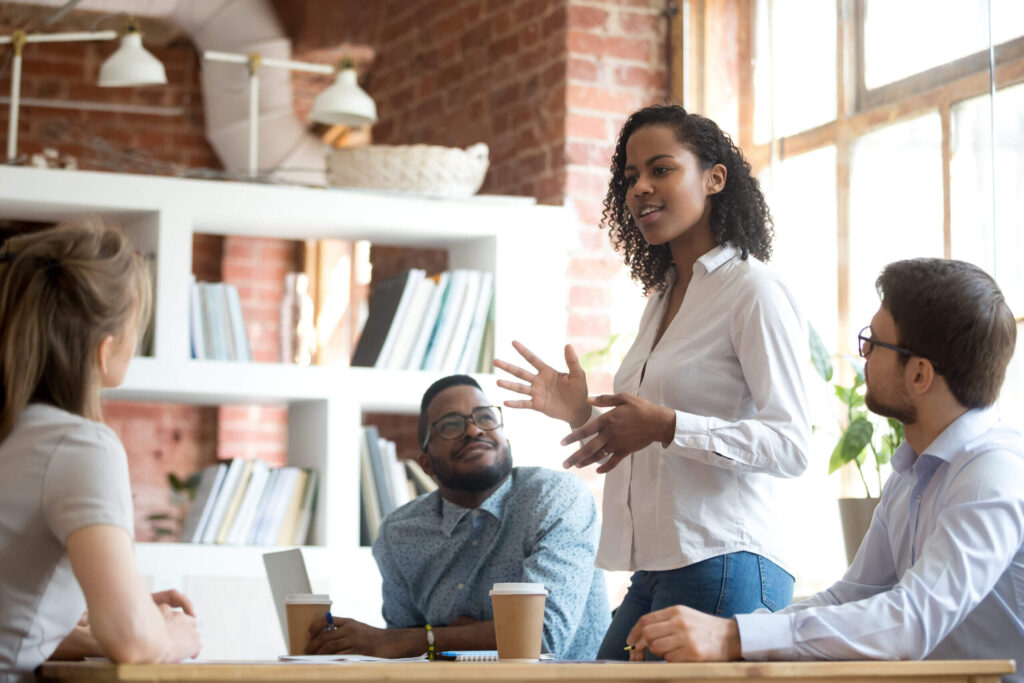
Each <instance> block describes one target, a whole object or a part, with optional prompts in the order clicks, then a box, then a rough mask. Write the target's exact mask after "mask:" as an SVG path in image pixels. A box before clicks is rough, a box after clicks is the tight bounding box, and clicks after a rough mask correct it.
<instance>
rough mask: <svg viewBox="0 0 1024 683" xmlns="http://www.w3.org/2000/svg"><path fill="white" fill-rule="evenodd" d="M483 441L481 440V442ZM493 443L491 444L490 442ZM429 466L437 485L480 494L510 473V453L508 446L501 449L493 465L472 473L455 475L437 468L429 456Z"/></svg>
mask: <svg viewBox="0 0 1024 683" xmlns="http://www.w3.org/2000/svg"><path fill="white" fill-rule="evenodd" d="M482 440H483V439H481V441H482ZM492 443H493V442H492ZM430 459H431V464H432V465H433V466H434V478H435V479H437V483H438V484H440V485H441V486H444V487H445V488H448V489H452V490H454V491H466V492H469V493H480V492H481V491H486V490H487V489H489V488H492V487H494V486H495V485H497V484H498V482H500V481H501V480H502V479H504V478H505V477H507V476H508V473H509V472H511V471H512V451H511V449H510V448H509V447H508V446H505V448H503V449H502V457H501V458H500V459H498V460H497V461H496V462H494V464H491V465H485V466H483V467H478V468H477V469H475V470H473V471H472V472H466V473H464V474H455V473H453V472H451V471H449V470H447V468H444V467H438V463H437V462H436V461H435V460H434V458H433V456H431V458H430Z"/></svg>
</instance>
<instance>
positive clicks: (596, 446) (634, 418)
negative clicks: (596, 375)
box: [562, 393, 676, 474]
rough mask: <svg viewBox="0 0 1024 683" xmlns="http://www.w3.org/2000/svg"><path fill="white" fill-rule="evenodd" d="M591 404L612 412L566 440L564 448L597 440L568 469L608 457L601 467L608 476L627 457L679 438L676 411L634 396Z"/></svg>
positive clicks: (595, 400) (609, 397) (599, 470)
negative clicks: (654, 444) (651, 446)
mask: <svg viewBox="0 0 1024 683" xmlns="http://www.w3.org/2000/svg"><path fill="white" fill-rule="evenodd" d="M589 403H590V405H593V406H597V407H598V408H608V407H610V408H611V410H609V411H608V412H606V413H604V414H603V415H601V416H600V417H596V418H594V419H593V420H591V421H590V422H587V423H586V424H585V425H583V426H582V427H580V428H579V429H576V430H574V431H573V432H572V433H571V434H569V435H568V436H567V437H565V438H564V439H562V445H563V446H568V445H569V444H571V443H575V442H577V441H581V440H583V439H585V438H587V437H588V436H593V437H594V438H593V439H591V440H590V441H588V442H587V443H585V444H584V445H583V446H582V447H581V448H580V449H579V450H578V451H576V452H575V453H573V454H572V455H570V456H569V457H568V458H567V459H566V461H565V462H564V463H562V465H563V466H564V467H565V468H566V469H568V468H570V467H573V466H575V467H586V466H587V465H592V464H594V463H596V462H600V461H601V460H605V459H606V458H607V460H605V462H604V463H603V464H602V465H601V466H600V467H598V468H597V473H598V474H604V473H605V472H610V471H612V470H613V469H615V467H616V466H617V465H618V464H619V463H620V462H622V459H623V458H625V457H626V456H627V455H629V454H631V453H634V452H636V451H639V450H640V449H642V448H645V447H646V446H648V445H650V444H652V443H654V442H655V441H659V442H661V443H667V442H669V441H671V440H672V438H673V436H674V435H675V427H676V414H675V411H673V410H672V409H671V408H666V407H664V406H659V405H658V404H656V403H651V402H650V401H648V400H647V399H643V398H640V397H638V396H634V395H633V394H624V393H623V394H605V395H602V396H595V397H593V398H591V399H589Z"/></svg>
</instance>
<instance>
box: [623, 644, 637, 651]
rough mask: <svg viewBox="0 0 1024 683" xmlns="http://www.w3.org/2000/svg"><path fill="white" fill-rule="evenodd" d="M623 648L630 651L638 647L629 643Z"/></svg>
mask: <svg viewBox="0 0 1024 683" xmlns="http://www.w3.org/2000/svg"><path fill="white" fill-rule="evenodd" d="M622 649H623V650H625V651H626V652H629V651H630V650H635V649H636V648H635V647H633V646H632V645H627V646H626V647H624V648H622Z"/></svg>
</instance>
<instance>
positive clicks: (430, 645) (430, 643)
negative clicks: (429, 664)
mask: <svg viewBox="0 0 1024 683" xmlns="http://www.w3.org/2000/svg"><path fill="white" fill-rule="evenodd" d="M424 628H426V629H427V659H428V660H430V661H434V629H433V628H432V627H431V626H430V624H427V625H426V626H425V627H424Z"/></svg>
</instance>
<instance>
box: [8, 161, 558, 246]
mask: <svg viewBox="0 0 1024 683" xmlns="http://www.w3.org/2000/svg"><path fill="white" fill-rule="evenodd" d="M0 187H2V188H4V190H3V192H2V197H0V215H2V216H4V217H8V218H17V219H23V220H41V221H52V220H60V219H65V218H68V217H72V216H76V215H81V214H83V213H91V214H101V215H109V216H119V217H127V216H133V215H134V216H137V215H141V214H145V213H150V212H156V211H166V212H169V213H173V214H175V215H181V216H183V217H184V218H185V220H187V221H188V222H189V224H190V225H191V227H192V230H193V231H194V232H206V233H213V234H243V235H249V236H253V237H276V238H282V239H320V238H326V237H337V238H343V239H372V240H373V241H375V242H379V243H384V244H401V245H419V246H426V245H429V246H431V247H435V248H437V247H446V246H450V245H453V244H456V243H464V242H471V241H474V240H478V239H481V238H486V237H491V236H495V235H499V234H505V235H515V234H519V233H522V232H528V231H530V229H531V227H530V226H534V225H537V224H538V223H548V224H551V223H552V222H555V223H564V224H565V226H566V228H568V227H569V226H570V224H571V222H572V219H571V213H567V212H566V210H565V208H564V207H558V206H537V205H535V204H534V203H533V201H532V200H530V199H524V198H522V197H496V196H487V197H471V198H467V199H438V198H430V197H422V196H416V195H407V194H402V193H392V192H379V191H376V192H375V191H366V190H349V189H342V188H310V187H292V186H281V185H275V186H268V185H262V184H255V183H245V182H227V181H211V180H192V179H181V178H165V177H154V176H144V175H134V174H114V173H103V172H96V171H60V170H52V169H37V168H24V167H14V166H7V167H0Z"/></svg>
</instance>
